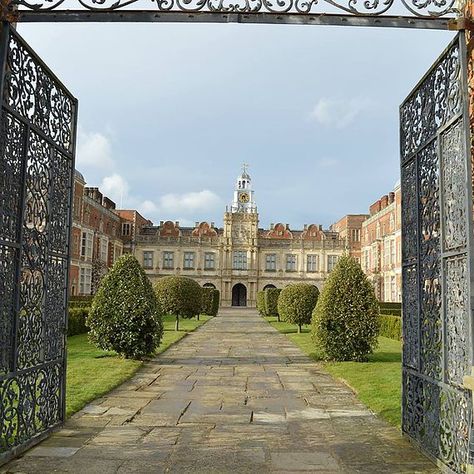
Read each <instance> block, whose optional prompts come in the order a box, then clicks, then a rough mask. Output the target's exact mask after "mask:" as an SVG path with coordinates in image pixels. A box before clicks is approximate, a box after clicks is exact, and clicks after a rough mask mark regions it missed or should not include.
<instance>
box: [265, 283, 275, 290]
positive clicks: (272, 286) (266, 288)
mask: <svg viewBox="0 0 474 474" xmlns="http://www.w3.org/2000/svg"><path fill="white" fill-rule="evenodd" d="M270 288H276V286H275V285H272V284H271V283H270V284H269V285H265V286H264V287H263V291H265V290H269V289H270Z"/></svg>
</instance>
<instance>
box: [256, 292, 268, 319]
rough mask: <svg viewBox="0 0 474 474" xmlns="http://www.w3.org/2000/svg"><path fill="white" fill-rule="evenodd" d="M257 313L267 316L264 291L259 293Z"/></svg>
mask: <svg viewBox="0 0 474 474" xmlns="http://www.w3.org/2000/svg"><path fill="white" fill-rule="evenodd" d="M257 311H258V313H259V314H260V316H266V311H265V292H264V291H259V292H257Z"/></svg>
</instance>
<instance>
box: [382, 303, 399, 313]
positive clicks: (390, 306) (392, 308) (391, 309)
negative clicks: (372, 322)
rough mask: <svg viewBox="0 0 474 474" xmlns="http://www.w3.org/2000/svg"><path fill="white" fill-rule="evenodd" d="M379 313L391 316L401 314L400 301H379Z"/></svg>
mask: <svg viewBox="0 0 474 474" xmlns="http://www.w3.org/2000/svg"><path fill="white" fill-rule="evenodd" d="M380 314H388V315H392V316H401V315H402V304H401V303H387V302H382V303H380Z"/></svg>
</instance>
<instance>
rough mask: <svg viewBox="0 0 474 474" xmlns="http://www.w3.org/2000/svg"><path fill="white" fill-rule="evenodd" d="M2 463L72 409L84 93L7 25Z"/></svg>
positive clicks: (1, 167)
mask: <svg viewBox="0 0 474 474" xmlns="http://www.w3.org/2000/svg"><path fill="white" fill-rule="evenodd" d="M1 42H2V43H1V44H0V51H1V52H3V56H2V55H0V61H3V62H1V64H2V67H1V81H0V84H1V88H0V90H1V91H2V105H1V115H0V464H1V463H2V462H5V461H6V460H8V459H9V458H11V457H12V456H13V455H15V454H17V453H18V452H19V451H21V450H23V449H25V448H27V447H28V446H29V445H31V444H32V443H34V442H37V441H39V440H40V439H42V437H44V436H45V435H46V434H47V433H48V432H49V431H50V430H51V429H53V428H54V427H55V426H57V425H58V424H59V423H61V422H62V421H63V420H64V416H65V360H66V351H65V341H66V339H65V338H66V310H67V278H68V268H69V234H70V232H69V231H70V226H71V202H72V189H73V173H74V148H75V128H76V114H77V101H76V100H75V99H74V98H73V97H72V96H71V94H70V93H69V92H68V91H67V90H66V89H65V87H64V86H63V85H62V84H61V83H60V82H59V80H58V79H57V78H56V77H55V76H54V75H53V74H52V72H51V71H50V70H49V69H48V68H47V67H46V65H45V64H44V63H43V62H42V61H41V59H39V58H38V57H37V56H36V54H35V53H34V52H33V51H32V50H31V49H30V48H29V46H28V45H27V44H26V43H25V41H24V40H23V39H22V38H21V37H20V36H19V35H18V34H17V33H16V32H15V31H14V29H13V28H11V27H9V26H8V25H7V24H3V25H2V29H1Z"/></svg>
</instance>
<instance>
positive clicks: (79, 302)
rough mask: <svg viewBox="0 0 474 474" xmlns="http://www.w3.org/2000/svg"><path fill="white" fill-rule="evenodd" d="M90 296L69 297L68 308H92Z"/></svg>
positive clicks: (91, 297)
mask: <svg viewBox="0 0 474 474" xmlns="http://www.w3.org/2000/svg"><path fill="white" fill-rule="evenodd" d="M93 299H94V297H93V296H92V295H87V296H70V297H69V307H70V308H90V307H91V306H92V300H93Z"/></svg>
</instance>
